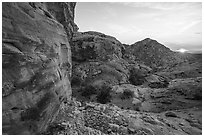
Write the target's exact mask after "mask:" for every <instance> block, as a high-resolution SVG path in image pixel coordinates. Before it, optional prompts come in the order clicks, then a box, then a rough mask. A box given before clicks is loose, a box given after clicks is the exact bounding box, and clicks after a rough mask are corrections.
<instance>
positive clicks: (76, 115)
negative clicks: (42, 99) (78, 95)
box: [44, 101, 202, 135]
mask: <svg viewBox="0 0 204 137" xmlns="http://www.w3.org/2000/svg"><path fill="white" fill-rule="evenodd" d="M170 113H171V116H170V115H169V114H170ZM172 113H173V114H174V116H175V115H176V117H172ZM201 115H202V114H201V110H200V109H197V108H192V109H190V111H189V110H186V109H183V110H175V111H168V112H162V113H145V112H138V111H133V110H125V109H120V108H119V107H117V106H115V105H113V104H98V103H93V102H91V103H83V104H81V103H80V102H76V101H73V102H72V103H67V104H65V105H64V106H63V109H61V110H60V112H59V115H58V116H57V118H56V120H55V121H54V122H53V123H52V124H51V125H50V126H49V130H48V131H47V132H46V133H44V134H51V135H53V134H54V135H104V134H106V135H188V134H190V135H201V134H202V124H201V123H202V118H201Z"/></svg>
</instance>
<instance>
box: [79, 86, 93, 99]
mask: <svg viewBox="0 0 204 137" xmlns="http://www.w3.org/2000/svg"><path fill="white" fill-rule="evenodd" d="M81 92H82V93H81V95H82V96H84V97H90V96H91V95H93V94H96V93H97V88H96V87H94V86H91V85H90V86H86V87H85V88H82V90H81Z"/></svg>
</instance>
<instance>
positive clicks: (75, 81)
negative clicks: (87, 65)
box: [71, 77, 81, 86]
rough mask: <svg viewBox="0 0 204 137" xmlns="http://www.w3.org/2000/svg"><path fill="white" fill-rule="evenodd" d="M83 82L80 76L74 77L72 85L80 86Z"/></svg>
mask: <svg viewBox="0 0 204 137" xmlns="http://www.w3.org/2000/svg"><path fill="white" fill-rule="evenodd" d="M80 84H81V79H80V78H79V77H73V78H72V80H71V85H72V86H79V85H80Z"/></svg>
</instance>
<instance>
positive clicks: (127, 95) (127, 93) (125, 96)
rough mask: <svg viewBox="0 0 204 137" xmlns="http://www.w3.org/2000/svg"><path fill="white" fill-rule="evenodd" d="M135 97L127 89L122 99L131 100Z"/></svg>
mask: <svg viewBox="0 0 204 137" xmlns="http://www.w3.org/2000/svg"><path fill="white" fill-rule="evenodd" d="M133 96H134V93H133V92H132V91H130V90H128V89H125V90H124V92H123V94H122V95H121V99H129V98H132V97H133Z"/></svg>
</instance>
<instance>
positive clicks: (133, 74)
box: [129, 69, 145, 86]
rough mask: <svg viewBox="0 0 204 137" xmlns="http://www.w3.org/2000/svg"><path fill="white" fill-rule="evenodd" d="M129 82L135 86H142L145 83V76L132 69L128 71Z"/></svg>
mask: <svg viewBox="0 0 204 137" xmlns="http://www.w3.org/2000/svg"><path fill="white" fill-rule="evenodd" d="M129 81H130V83H131V84H133V85H135V86H138V85H142V84H143V83H144V82H145V75H144V74H143V73H142V72H141V71H139V70H137V69H132V70H130V77H129Z"/></svg>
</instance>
